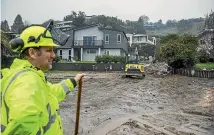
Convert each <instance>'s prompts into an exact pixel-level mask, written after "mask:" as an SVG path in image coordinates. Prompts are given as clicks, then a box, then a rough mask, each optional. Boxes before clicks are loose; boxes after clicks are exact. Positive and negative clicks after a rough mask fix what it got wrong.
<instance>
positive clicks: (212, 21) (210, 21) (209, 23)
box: [205, 10, 214, 29]
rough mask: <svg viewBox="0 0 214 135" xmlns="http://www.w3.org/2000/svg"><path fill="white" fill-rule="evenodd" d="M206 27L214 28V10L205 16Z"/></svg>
mask: <svg viewBox="0 0 214 135" xmlns="http://www.w3.org/2000/svg"><path fill="white" fill-rule="evenodd" d="M205 28H208V29H214V12H213V11H212V10H211V12H210V14H209V15H207V16H206V18H205Z"/></svg>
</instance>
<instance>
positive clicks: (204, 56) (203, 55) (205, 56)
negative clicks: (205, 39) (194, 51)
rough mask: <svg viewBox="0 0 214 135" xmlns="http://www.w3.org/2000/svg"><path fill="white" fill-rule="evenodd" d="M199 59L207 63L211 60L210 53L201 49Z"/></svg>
mask: <svg viewBox="0 0 214 135" xmlns="http://www.w3.org/2000/svg"><path fill="white" fill-rule="evenodd" d="M198 60H199V62H200V63H206V62H208V61H209V54H208V53H207V52H206V50H204V49H201V50H200V51H199V52H198Z"/></svg>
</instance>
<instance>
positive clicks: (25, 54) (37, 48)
mask: <svg viewBox="0 0 214 135" xmlns="http://www.w3.org/2000/svg"><path fill="white" fill-rule="evenodd" d="M30 48H33V49H35V50H36V51H37V52H40V48H41V47H29V48H26V49H24V50H23V51H22V52H21V54H20V58H21V59H24V58H25V57H26V56H29V49H30Z"/></svg>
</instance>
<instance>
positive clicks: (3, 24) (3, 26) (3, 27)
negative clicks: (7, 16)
mask: <svg viewBox="0 0 214 135" xmlns="http://www.w3.org/2000/svg"><path fill="white" fill-rule="evenodd" d="M1 30H3V31H5V32H8V31H10V27H9V25H8V22H7V20H4V21H1Z"/></svg>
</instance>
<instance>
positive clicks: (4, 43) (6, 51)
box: [1, 30, 12, 56]
mask: <svg viewBox="0 0 214 135" xmlns="http://www.w3.org/2000/svg"><path fill="white" fill-rule="evenodd" d="M8 43H9V38H8V36H7V35H6V33H5V32H4V31H2V30H1V56H3V55H4V56H8V55H9V56H10V55H12V50H11V48H10V46H9V44H8Z"/></svg>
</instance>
